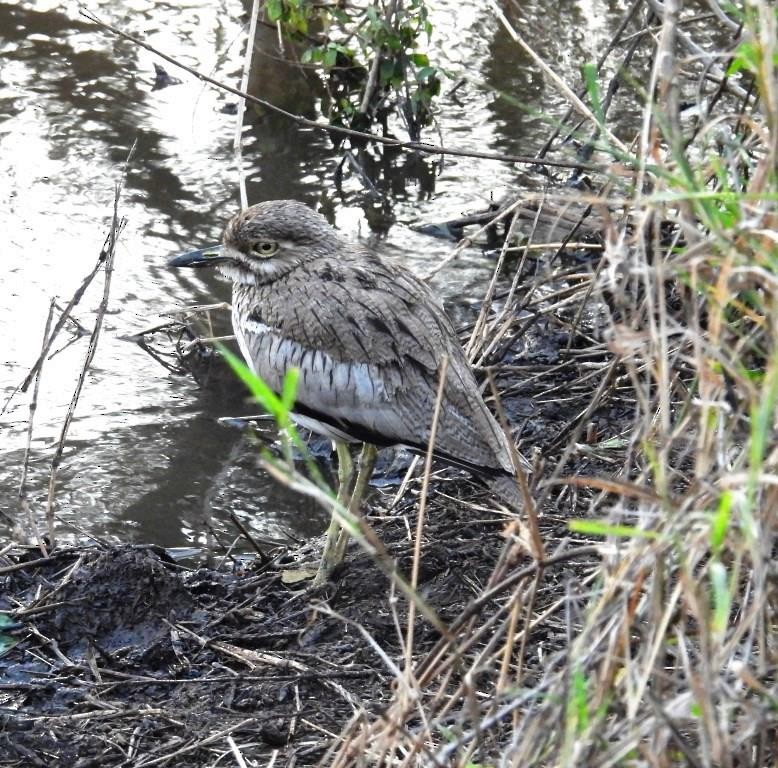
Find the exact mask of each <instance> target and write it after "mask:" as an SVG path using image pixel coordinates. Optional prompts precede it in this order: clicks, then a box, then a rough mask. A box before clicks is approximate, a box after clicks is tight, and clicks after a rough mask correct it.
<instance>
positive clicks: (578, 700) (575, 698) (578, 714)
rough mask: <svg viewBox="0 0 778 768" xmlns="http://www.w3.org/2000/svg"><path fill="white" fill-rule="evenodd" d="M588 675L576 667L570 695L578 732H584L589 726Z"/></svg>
mask: <svg viewBox="0 0 778 768" xmlns="http://www.w3.org/2000/svg"><path fill="white" fill-rule="evenodd" d="M587 689H588V685H587V683H586V675H584V673H583V672H582V671H581V670H580V669H576V670H575V671H574V672H573V680H572V691H571V697H570V709H571V714H573V715H574V716H575V724H576V732H577V733H583V732H584V731H585V730H586V729H587V728H588V727H589V696H588V690H587Z"/></svg>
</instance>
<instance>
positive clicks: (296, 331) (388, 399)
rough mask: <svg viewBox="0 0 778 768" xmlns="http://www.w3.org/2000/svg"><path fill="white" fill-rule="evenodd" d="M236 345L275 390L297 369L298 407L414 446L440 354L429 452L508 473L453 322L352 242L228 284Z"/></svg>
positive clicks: (410, 282) (426, 423)
mask: <svg viewBox="0 0 778 768" xmlns="http://www.w3.org/2000/svg"><path fill="white" fill-rule="evenodd" d="M233 312H234V324H235V329H236V334H237V335H238V336H239V340H240V342H241V348H242V350H243V354H244V356H245V357H246V359H247V360H250V361H251V364H252V365H253V367H254V369H255V371H256V373H257V374H258V375H260V376H261V377H262V378H263V379H264V380H265V381H266V382H267V383H268V384H269V385H270V386H272V387H274V388H275V389H277V390H278V389H279V388H280V386H281V382H282V381H283V376H284V374H285V372H286V370H287V369H288V368H289V367H297V368H298V369H299V370H300V383H299V386H298V392H297V401H298V403H299V405H300V408H301V411H303V412H307V413H309V414H311V415H313V416H315V417H316V418H318V419H319V420H321V421H324V422H325V423H329V424H332V425H337V427H338V429H340V430H341V431H344V432H346V433H347V434H350V435H352V436H353V437H355V438H356V439H360V440H372V441H373V442H376V443H378V444H392V443H402V444H405V445H409V446H411V447H413V448H416V449H418V450H424V449H426V446H427V444H428V441H429V435H430V427H431V421H432V414H433V409H434V404H435V397H436V392H437V382H438V377H437V372H438V368H439V365H440V362H441V360H442V359H443V356H444V355H447V356H448V359H449V363H448V374H447V376H446V386H445V390H444V396H443V403H442V410H441V416H440V421H439V425H438V432H437V438H436V443H435V448H436V453H437V454H439V455H440V456H441V457H442V458H445V459H447V460H449V461H451V462H453V463H456V464H461V465H464V466H467V467H470V468H475V469H481V470H487V471H489V470H492V471H497V472H501V471H511V463H510V457H509V453H508V446H507V442H506V440H505V437H504V435H503V433H502V430H501V429H500V428H499V426H498V425H497V423H496V422H495V420H494V418H493V417H492V415H491V414H490V413H489V411H488V409H487V408H486V406H485V404H484V402H483V399H482V398H481V395H480V393H479V392H478V388H477V385H476V382H475V379H474V377H473V375H472V372H471V370H470V367H469V365H468V363H467V360H466V359H465V355H464V352H463V351H462V348H461V346H460V344H459V341H458V339H457V337H456V334H455V332H454V329H453V327H452V325H451V323H450V321H449V319H448V317H447V316H446V315H445V313H444V311H443V309H442V307H441V305H440V304H439V303H438V301H437V300H436V299H435V297H434V296H433V295H432V294H431V292H430V291H429V289H428V288H427V286H426V285H425V284H424V283H422V282H421V281H419V280H418V279H417V278H415V277H414V276H413V275H412V274H411V273H409V272H407V271H406V270H403V269H400V268H397V267H394V266H393V265H390V264H386V263H384V262H383V261H381V260H380V259H378V258H377V257H375V256H373V255H372V254H365V253H362V252H355V254H354V258H353V259H352V258H349V254H348V253H346V254H344V255H343V258H341V259H340V260H338V261H337V262H336V261H334V260H332V259H327V260H313V261H311V262H307V263H305V264H304V265H302V266H300V267H298V268H297V269H295V270H293V271H292V272H290V273H289V274H287V275H285V276H284V277H281V278H279V279H277V280H274V281H273V282H272V283H271V284H269V285H267V286H261V287H260V290H259V291H257V289H256V288H255V287H254V288H252V290H251V291H242V290H241V288H240V286H237V285H236V286H235V291H234V295H233Z"/></svg>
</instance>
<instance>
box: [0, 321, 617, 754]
mask: <svg viewBox="0 0 778 768" xmlns="http://www.w3.org/2000/svg"><path fill="white" fill-rule="evenodd" d="M573 342H576V339H575V338H573ZM608 365H609V361H608V359H607V352H606V351H605V349H604V348H603V347H602V346H599V347H598V346H597V345H593V344H592V343H591V336H589V337H588V340H587V343H586V344H585V345H583V347H582V348H580V349H579V348H577V344H576V343H571V338H570V336H569V335H568V334H566V333H564V332H561V331H560V330H559V328H558V327H557V328H547V329H545V331H542V332H540V333H539V334H537V335H536V336H535V337H530V336H526V335H525V336H524V337H523V338H522V340H521V347H520V348H518V347H516V348H514V349H513V350H511V351H510V353H509V354H508V355H507V356H506V357H505V358H504V362H503V364H502V366H501V368H500V370H499V372H498V377H497V378H498V382H499V385H500V389H501V391H502V392H504V393H506V397H505V399H504V400H503V405H504V409H505V411H506V413H507V414H508V418H509V420H510V421H511V423H512V424H513V427H514V431H515V434H516V437H517V439H518V443H519V445H520V446H523V449H524V450H525V452H526V453H527V454H528V455H530V456H531V457H534V461H535V472H534V475H533V476H534V478H535V480H534V483H535V484H536V487H535V488H534V495H535V497H536V498H539V497H540V495H541V492H540V486H539V483H540V482H541V480H540V479H541V478H545V479H548V476H549V474H550V473H551V472H552V470H553V469H554V466H555V464H556V462H557V460H558V458H559V456H561V455H562V453H563V451H564V449H565V447H566V446H568V445H570V444H573V445H574V449H573V450H572V451H569V452H568V454H567V458H566V464H565V469H564V474H565V475H570V474H595V473H602V472H607V471H609V468H611V469H612V466H611V465H612V462H613V459H612V458H610V457H609V456H608V450H609V449H608V448H607V445H608V440H609V439H610V438H614V437H616V436H618V435H619V434H620V433H621V432H623V430H624V429H625V428H626V427H628V426H629V420H630V418H631V414H632V406H631V404H630V403H629V402H627V401H621V400H620V399H619V390H618V386H614V387H613V388H611V389H610V390H608V392H607V393H603V392H600V399H599V400H598V407H597V408H596V409H594V408H589V409H587V406H589V404H590V403H591V402H592V394H593V389H595V388H596V386H597V385H599V383H600V382H601V381H602V380H603V378H604V376H605V374H604V373H603V371H605V369H607V368H608ZM592 370H600V371H601V372H600V373H599V374H598V375H597V376H591V375H590V374H591V371H592ZM530 446H531V447H532V448H533V449H534V453H533V452H530V451H529V450H528V448H529V447H530ZM384 479H385V478H384ZM378 480H379V482H378V484H379V485H380V484H381V482H380V481H381V478H380V477H379V478H378ZM395 492H396V488H393V487H390V488H388V489H381V490H374V491H373V495H372V498H371V501H370V503H369V505H368V509H367V510H366V516H367V518H368V521H369V522H370V524H371V526H372V527H373V528H374V530H375V531H376V533H377V534H378V536H379V537H380V538H381V540H382V541H383V542H384V544H385V546H386V548H387V550H388V551H389V553H390V554H391V556H392V558H393V559H394V560H395V562H396V563H397V567H398V569H399V571H400V572H401V573H403V574H405V575H406V576H407V574H408V573H409V572H410V569H411V564H412V556H413V545H412V540H413V532H414V531H415V528H416V515H417V513H418V506H419V505H418V497H419V493H420V484H419V483H418V482H416V481H414V483H413V484H412V485H411V486H410V487H409V489H408V491H407V492H406V493H405V495H404V497H403V498H402V500H401V501H400V502H399V503H398V504H397V505H396V506H395V507H394V508H392V509H389V502H390V500H391V499H392V497H393V496H394V494H395ZM592 495H593V493H591V492H588V491H586V490H584V489H579V490H576V489H575V487H565V486H564V485H562V486H560V487H559V488H558V489H555V490H554V492H553V493H547V494H546V495H545V501H544V503H543V505H542V508H541V512H542V515H541V518H540V533H541V536H542V538H543V542H544V546H545V549H546V553H547V555H549V556H550V557H551V559H552V560H553V561H554V564H553V565H552V566H549V567H546V568H544V569H543V571H542V580H541V581H540V582H539V583H538V585H537V586H538V589H537V597H536V605H535V610H536V611H537V612H538V614H540V613H541V612H542V611H543V610H545V609H546V608H547V607H548V606H551V605H552V604H553V603H555V602H559V598H560V595H564V594H565V593H568V594H569V593H570V591H571V590H573V591H574V590H575V588H576V585H578V584H581V583H583V576H584V574H585V573H586V572H588V570H589V569H590V568H591V566H592V564H593V562H594V560H596V559H598V554H597V552H596V550H595V549H594V548H593V547H588V548H587V547H586V546H582V545H586V544H587V542H582V541H580V540H575V539H574V538H573V537H572V536H571V534H570V532H569V529H568V525H567V523H568V519H569V518H570V517H571V516H575V515H580V514H583V512H584V510H586V508H587V507H588V505H589V502H590V500H591V498H592ZM428 498H429V504H428V509H427V520H426V524H425V529H424V536H423V541H422V550H421V551H422V555H421V561H420V573H419V592H420V594H421V595H422V596H423V597H424V599H425V600H426V601H427V602H428V604H429V605H430V606H431V607H432V608H433V609H434V610H435V612H436V613H437V615H438V616H439V617H440V619H441V620H442V621H443V622H444V623H445V624H446V625H447V626H452V625H454V626H456V625H457V623H458V622H459V624H460V625H461V623H462V619H463V617H464V616H468V617H473V618H475V620H476V621H477V620H478V617H479V614H480V612H481V611H482V610H485V609H486V608H487V603H483V604H481V603H475V602H474V601H475V600H476V599H477V598H478V596H479V595H481V594H482V592H483V590H484V589H485V587H486V586H488V585H491V584H496V583H497V582H499V581H500V580H501V579H506V578H509V577H510V576H511V574H516V573H518V572H525V573H526V574H529V575H532V574H533V573H534V572H535V571H534V570H533V569H535V567H536V566H535V564H534V561H533V560H532V558H531V557H530V555H529V553H528V549H527V547H526V546H522V545H520V544H517V541H519V540H520V539H521V536H517V535H516V526H517V522H516V520H515V518H514V516H513V515H510V514H508V513H507V512H506V511H504V510H500V509H499V508H497V507H496V506H495V504H494V500H493V499H490V498H489V497H488V495H487V494H486V491H485V490H484V489H483V488H481V487H480V486H479V485H478V484H477V483H476V482H475V481H474V480H473V479H472V478H470V477H469V476H466V475H465V474H464V473H461V472H458V471H455V470H449V469H442V470H441V471H439V472H436V473H435V475H434V479H433V482H432V484H431V489H430V493H429V497H428ZM321 543H322V541H321V538H319V539H314V540H311V541H309V542H307V543H305V544H303V545H302V546H300V547H299V548H297V549H277V550H270V551H268V552H266V553H264V557H262V558H259V557H258V558H257V559H256V560H254V561H253V562H251V561H248V560H246V558H245V557H243V558H236V559H232V558H230V557H225V559H224V561H223V563H222V564H221V567H216V568H213V569H210V568H204V567H198V568H189V567H186V566H185V565H182V564H180V563H177V562H175V561H174V560H173V559H171V557H169V556H168V554H167V553H166V551H165V550H163V549H160V548H155V547H144V546H129V545H127V546H119V547H111V548H100V547H93V548H78V547H75V548H69V549H68V548H66V549H58V550H55V551H54V552H53V553H52V554H51V555H50V556H48V557H42V556H41V552H40V550H39V549H24V548H21V547H17V548H14V549H8V550H7V551H6V552H5V553H4V554H3V556H2V562H0V576H2V578H3V580H4V583H3V592H2V598H0V611H5V612H6V613H7V615H8V616H9V617H10V620H11V621H13V622H16V624H15V626H11V627H7V628H6V629H5V630H2V625H0V643H2V641H3V638H4V639H5V640H6V641H7V643H9V644H10V643H15V645H12V647H10V648H8V649H7V650H6V651H5V653H4V654H3V655H2V656H1V657H0V676H1V680H2V682H0V766H3V767H4V766H50V765H61V764H62V765H64V764H67V765H70V766H73V768H85V767H86V766H97V765H100V766H114V765H115V766H134V767H135V768H142V767H146V766H152V765H163V764H164V765H175V766H205V765H217V764H227V765H230V764H236V761H237V764H240V760H243V761H245V764H247V765H252V764H254V765H266V764H269V762H270V761H272V760H275V765H283V766H286V765H289V766H291V765H316V764H319V763H320V762H322V761H324V762H326V755H327V753H328V750H329V749H331V748H333V746H334V745H337V743H338V734H339V733H340V732H341V731H342V729H343V728H344V727H346V725H347V724H348V723H349V722H351V721H353V720H354V719H355V718H359V717H367V718H369V719H374V718H376V717H380V716H381V712H382V711H383V710H384V708H386V707H387V705H388V703H389V701H390V699H391V696H392V693H393V686H394V684H395V683H394V681H395V679H396V674H395V672H396V669H392V667H393V666H395V665H396V666H399V667H402V665H403V658H404V649H403V634H404V628H405V624H406V617H407V604H406V602H405V600H404V599H403V598H401V597H398V596H397V595H396V594H395V593H394V591H393V590H392V588H391V585H390V582H389V580H388V579H387V577H386V576H385V575H384V574H383V573H382V572H381V570H380V569H379V567H378V566H377V564H376V563H375V562H374V560H373V559H372V558H371V557H369V556H368V555H366V554H364V553H363V552H362V551H361V550H360V549H359V548H358V547H357V546H356V545H353V546H352V549H351V550H350V552H349V555H348V557H347V559H346V562H345V563H344V564H343V565H342V566H341V568H340V570H339V571H337V572H336V573H335V574H334V577H333V579H332V582H331V583H329V584H328V585H326V586H325V587H323V588H321V589H318V590H314V589H312V588H310V587H307V586H305V584H306V582H302V583H300V582H298V583H288V582H289V579H288V578H287V575H288V573H289V572H291V573H294V572H296V571H298V570H300V569H301V566H305V565H309V566H310V565H311V564H313V563H315V562H316V560H317V559H318V556H319V554H320V547H321ZM567 553H569V557H568V555H567ZM549 562H550V561H549ZM474 606H477V607H474ZM0 618H1V616H0ZM557 627H558V625H557V624H555V623H554V622H550V623H549V622H544V623H543V624H541V625H539V626H538V627H537V629H536V630H534V631H533V633H532V634H531V635H530V637H529V641H528V644H527V647H526V649H525V655H524V658H525V664H524V671H523V680H524V683H525V684H527V685H531V684H532V681H533V679H539V678H540V677H541V676H542V672H543V670H542V659H543V658H544V655H548V653H549V652H553V651H554V650H555V649H560V648H563V647H565V644H566V643H567V637H566V634H565V631H564V626H563V625H562V626H561V627H559V628H557ZM414 636H415V637H414V646H413V661H414V663H421V662H422V661H423V660H424V658H425V656H426V655H427V654H429V653H430V652H431V651H432V649H433V648H435V646H436V643H438V641H439V640H440V633H439V632H438V630H437V629H435V627H434V626H433V625H432V624H431V623H430V622H428V621H427V620H426V619H423V618H417V619H416V622H415V632H414ZM0 647H2V646H1V645H0ZM493 673H494V671H493V670H484V678H485V680H487V681H488V678H489V676H490V675H492V674H493ZM488 687H489V686H488V682H487V683H485V689H488ZM274 756H275V757H274ZM252 761H253V762H252Z"/></svg>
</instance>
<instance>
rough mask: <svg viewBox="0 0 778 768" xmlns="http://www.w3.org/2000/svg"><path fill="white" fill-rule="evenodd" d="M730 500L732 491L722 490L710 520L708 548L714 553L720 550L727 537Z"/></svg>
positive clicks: (730, 513) (730, 510) (730, 508)
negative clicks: (717, 505) (716, 507)
mask: <svg viewBox="0 0 778 768" xmlns="http://www.w3.org/2000/svg"><path fill="white" fill-rule="evenodd" d="M732 500H733V496H732V491H730V490H727V491H724V493H722V494H721V498H720V499H719V507H718V509H717V510H716V512H715V514H714V516H713V520H712V521H711V526H710V548H711V551H712V552H713V554H714V555H718V554H719V553H720V552H721V548H722V546H723V545H724V541H725V539H726V538H727V530H728V529H729V520H730V517H731V516H732Z"/></svg>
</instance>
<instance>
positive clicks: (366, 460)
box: [313, 443, 377, 587]
mask: <svg viewBox="0 0 778 768" xmlns="http://www.w3.org/2000/svg"><path fill="white" fill-rule="evenodd" d="M340 447H341V444H340V443H338V445H337V449H338V461H339V465H338V479H339V481H340V488H339V489H338V501H339V502H340V503H342V504H343V505H346V504H347V505H348V514H349V515H350V516H352V517H353V516H355V515H358V514H359V506H360V504H361V503H362V497H363V496H364V493H365V490H366V489H367V485H368V483H369V482H370V478H371V476H372V474H373V467H374V466H375V459H376V454H377V449H376V447H375V446H374V445H371V444H370V443H365V444H364V446H363V447H362V452H361V453H360V455H359V461H358V463H357V478H356V481H355V483H354V491H353V493H349V491H350V485H351V483H350V477H349V480H347V481H346V482H345V483H344V481H343V478H344V476H345V475H346V473H345V472H343V473H341V464H340V461H341V450H340ZM343 448H344V450H345V451H346V452H348V449H347V448H346V447H345V445H344V446H343ZM349 461H350V456H349ZM342 466H343V468H344V469H345V461H344V462H343V465H342ZM352 474H353V473H352V472H348V475H349V476H351V475H352ZM344 488H345V489H346V490H345V491H344ZM349 496H350V497H351V498H348V497H349ZM348 538H349V537H348V532H347V531H346V530H345V529H343V528H341V526H340V523H339V522H338V519H337V517H336V516H335V515H334V514H333V516H332V520H330V525H329V527H328V528H327V536H326V538H325V540H324V552H323V553H322V556H321V562H320V563H319V570H318V572H317V573H316V577H315V578H314V580H313V585H314V586H315V587H317V586H320V585H321V584H324V582H326V581H327V579H329V577H330V574H332V571H333V570H334V569H335V566H336V565H338V563H340V562H341V560H343V556H344V555H345V553H346V545H347V544H348Z"/></svg>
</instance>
